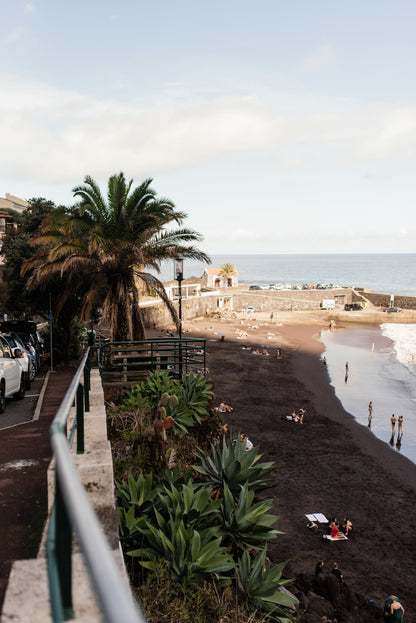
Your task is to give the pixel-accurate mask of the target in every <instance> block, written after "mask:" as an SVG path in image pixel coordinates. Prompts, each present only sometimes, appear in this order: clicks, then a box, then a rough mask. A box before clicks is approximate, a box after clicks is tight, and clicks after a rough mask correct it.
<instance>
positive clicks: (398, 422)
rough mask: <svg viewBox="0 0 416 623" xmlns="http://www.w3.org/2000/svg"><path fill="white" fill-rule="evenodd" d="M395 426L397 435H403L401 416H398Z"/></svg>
mask: <svg viewBox="0 0 416 623" xmlns="http://www.w3.org/2000/svg"><path fill="white" fill-rule="evenodd" d="M397 424H398V427H399V435H401V434H402V433H403V416H402V415H399V417H398V418H397Z"/></svg>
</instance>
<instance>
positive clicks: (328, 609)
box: [308, 595, 334, 619]
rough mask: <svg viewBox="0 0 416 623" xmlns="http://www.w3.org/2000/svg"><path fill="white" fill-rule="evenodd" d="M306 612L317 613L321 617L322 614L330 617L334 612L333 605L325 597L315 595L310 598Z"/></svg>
mask: <svg viewBox="0 0 416 623" xmlns="http://www.w3.org/2000/svg"><path fill="white" fill-rule="evenodd" d="M308 612H314V613H315V614H318V615H319V616H320V617H321V619H322V617H323V616H326V617H328V618H329V619H331V618H332V615H333V614H334V607H333V605H332V604H331V603H330V602H329V601H328V600H327V599H324V598H323V597H319V596H318V595H317V596H316V597H313V598H312V599H311V600H310V603H309V609H308Z"/></svg>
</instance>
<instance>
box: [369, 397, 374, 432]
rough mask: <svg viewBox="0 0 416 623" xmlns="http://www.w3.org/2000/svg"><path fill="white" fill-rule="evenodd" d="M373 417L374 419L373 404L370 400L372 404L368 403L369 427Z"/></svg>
mask: <svg viewBox="0 0 416 623" xmlns="http://www.w3.org/2000/svg"><path fill="white" fill-rule="evenodd" d="M372 417H373V403H372V401H371V400H370V402H369V403H368V426H371V420H372Z"/></svg>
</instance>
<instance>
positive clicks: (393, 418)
mask: <svg viewBox="0 0 416 623" xmlns="http://www.w3.org/2000/svg"><path fill="white" fill-rule="evenodd" d="M390 422H391V432H392V434H393V435H394V431H395V429H396V416H395V415H394V413H393V415H392V416H391V418H390Z"/></svg>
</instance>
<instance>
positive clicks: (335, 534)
mask: <svg viewBox="0 0 416 623" xmlns="http://www.w3.org/2000/svg"><path fill="white" fill-rule="evenodd" d="M351 531H352V523H351V521H350V520H349V519H348V517H344V521H343V523H342V529H340V527H339V523H338V521H337V519H336V517H334V519H333V520H332V521H331V522H330V524H329V534H330V536H331V538H333V539H343V538H344V536H348V535H349V534H350V532H351Z"/></svg>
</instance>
